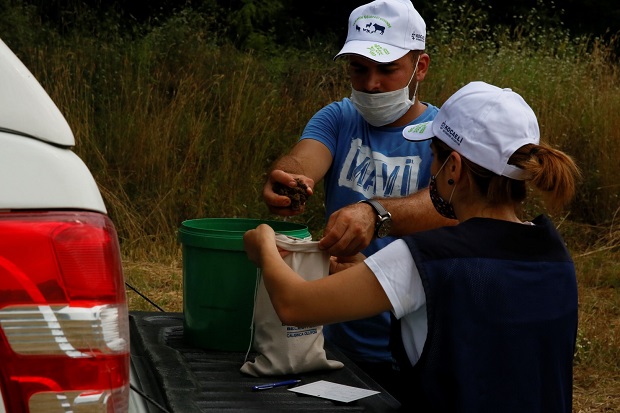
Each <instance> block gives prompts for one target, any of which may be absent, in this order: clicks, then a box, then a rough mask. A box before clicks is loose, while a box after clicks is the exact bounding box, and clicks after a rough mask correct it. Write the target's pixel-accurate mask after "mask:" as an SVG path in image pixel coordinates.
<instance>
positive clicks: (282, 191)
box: [273, 178, 308, 211]
mask: <svg viewBox="0 0 620 413" xmlns="http://www.w3.org/2000/svg"><path fill="white" fill-rule="evenodd" d="M295 182H297V186H295V187H293V188H291V187H289V186H286V185H283V184H281V183H279V182H276V183H274V184H273V192H275V193H276V194H278V195H284V196H287V197H289V199H290V200H291V205H290V206H289V208H291V209H292V210H293V211H298V210H299V209H300V208H301V207H302V206H304V205H305V204H306V200H307V199H308V192H306V191H307V190H308V186H307V185H306V184H304V183H303V182H302V181H301V180H300V179H298V178H295Z"/></svg>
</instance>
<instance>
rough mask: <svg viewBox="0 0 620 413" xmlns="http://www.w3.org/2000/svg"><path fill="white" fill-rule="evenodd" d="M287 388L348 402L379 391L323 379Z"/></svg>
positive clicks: (296, 391)
mask: <svg viewBox="0 0 620 413" xmlns="http://www.w3.org/2000/svg"><path fill="white" fill-rule="evenodd" d="M288 390H289V391H292V392H295V393H301V394H307V395H308V396H315V397H321V398H323V399H330V400H335V401H338V402H344V403H349V402H352V401H355V400H358V399H363V398H364V397H368V396H372V395H373V394H377V393H379V392H378V391H375V390H368V389H362V388H359V387H352V386H345V385H344V384H338V383H332V382H329V381H325V380H319V381H315V382H314V383H309V384H304V385H302V386H297V387H293V388H291V389H288Z"/></svg>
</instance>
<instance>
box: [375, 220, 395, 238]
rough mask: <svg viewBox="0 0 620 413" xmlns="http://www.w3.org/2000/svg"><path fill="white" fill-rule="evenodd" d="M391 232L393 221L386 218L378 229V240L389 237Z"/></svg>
mask: <svg viewBox="0 0 620 413" xmlns="http://www.w3.org/2000/svg"><path fill="white" fill-rule="evenodd" d="M391 230H392V220H391V219H390V218H385V219H384V220H383V221H381V222H380V223H379V227H378V228H377V238H383V237H386V236H388V235H389V234H390V231H391Z"/></svg>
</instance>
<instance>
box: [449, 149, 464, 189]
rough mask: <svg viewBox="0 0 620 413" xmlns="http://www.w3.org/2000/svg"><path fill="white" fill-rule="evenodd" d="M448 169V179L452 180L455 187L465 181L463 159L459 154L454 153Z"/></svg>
mask: <svg viewBox="0 0 620 413" xmlns="http://www.w3.org/2000/svg"><path fill="white" fill-rule="evenodd" d="M446 167H447V168H446V169H448V170H447V171H446V175H448V179H450V180H451V182H452V183H453V184H454V185H455V184H457V183H459V181H461V180H462V179H463V176H462V173H463V158H461V155H460V154H459V153H458V152H456V151H452V153H451V154H450V156H449V161H448V165H446Z"/></svg>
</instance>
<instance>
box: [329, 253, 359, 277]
mask: <svg viewBox="0 0 620 413" xmlns="http://www.w3.org/2000/svg"><path fill="white" fill-rule="evenodd" d="M365 259H366V256H365V255H364V254H362V253H361V252H360V253H357V254H355V255H350V256H347V257H330V259H329V273H330V274H334V273H337V272H339V271H342V270H346V269H347V268H350V267H353V266H355V265H357V264H359V263H360V262H364V260H365Z"/></svg>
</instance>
